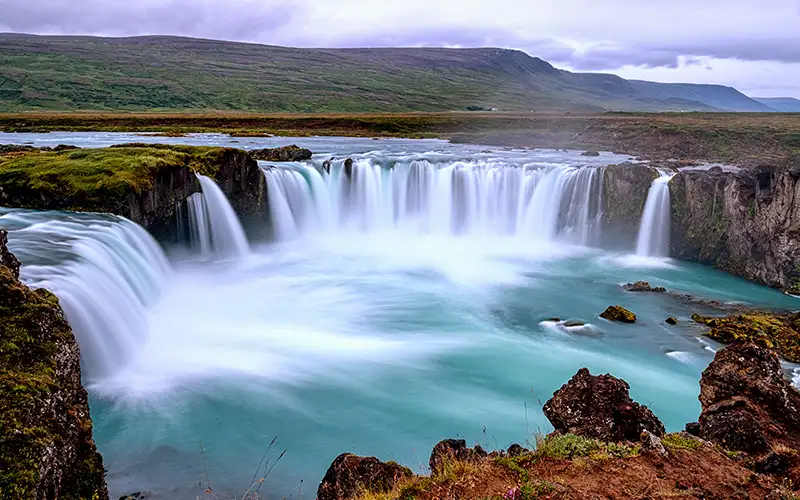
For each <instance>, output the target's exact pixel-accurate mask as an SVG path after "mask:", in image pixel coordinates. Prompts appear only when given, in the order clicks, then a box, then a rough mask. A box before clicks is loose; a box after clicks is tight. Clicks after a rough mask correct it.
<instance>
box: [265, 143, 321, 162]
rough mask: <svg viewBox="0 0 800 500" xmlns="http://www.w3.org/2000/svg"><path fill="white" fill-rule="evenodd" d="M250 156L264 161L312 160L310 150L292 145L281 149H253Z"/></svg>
mask: <svg viewBox="0 0 800 500" xmlns="http://www.w3.org/2000/svg"><path fill="white" fill-rule="evenodd" d="M250 156H252V157H253V158H254V159H256V160H263V161H305V160H310V159H311V156H312V153H311V150H310V149H305V148H301V147H299V146H296V145H294V144H292V145H291V146H283V147H281V148H266V149H253V150H250Z"/></svg>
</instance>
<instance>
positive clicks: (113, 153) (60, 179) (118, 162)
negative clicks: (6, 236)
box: [0, 144, 225, 211]
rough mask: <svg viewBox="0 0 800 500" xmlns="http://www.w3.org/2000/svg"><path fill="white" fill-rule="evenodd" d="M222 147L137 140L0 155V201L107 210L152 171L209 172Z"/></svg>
mask: <svg viewBox="0 0 800 500" xmlns="http://www.w3.org/2000/svg"><path fill="white" fill-rule="evenodd" d="M224 152H225V149H224V148H211V147H196V148H195V147H188V146H169V147H167V146H143V145H137V144H128V145H123V146H119V147H111V148H102V149H78V150H66V151H59V152H42V151H39V150H34V151H30V152H29V153H28V154H24V155H20V156H15V157H10V158H8V157H2V156H0V187H1V188H2V191H0V202H3V203H4V204H7V205H13V206H19V207H28V208H42V209H48V208H53V209H68V210H79V211H113V210H109V208H112V209H113V208H114V207H116V206H117V205H118V204H119V203H120V202H121V201H122V200H124V199H125V198H126V197H127V195H128V194H129V193H137V194H138V193H142V192H144V191H146V190H148V189H151V188H152V187H153V185H154V182H155V178H156V176H157V174H159V173H160V172H163V171H169V170H176V169H182V168H189V169H191V170H192V171H195V172H199V173H203V174H206V175H214V174H215V173H216V169H217V168H218V165H219V163H221V157H222V155H223V154H224Z"/></svg>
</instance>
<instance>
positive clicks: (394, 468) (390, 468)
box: [317, 453, 412, 500]
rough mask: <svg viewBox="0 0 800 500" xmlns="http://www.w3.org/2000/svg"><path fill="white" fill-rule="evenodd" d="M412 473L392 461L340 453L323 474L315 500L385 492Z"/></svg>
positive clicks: (339, 499) (335, 499)
mask: <svg viewBox="0 0 800 500" xmlns="http://www.w3.org/2000/svg"><path fill="white" fill-rule="evenodd" d="M411 476H412V472H411V470H410V469H408V468H406V467H403V466H402V465H399V464H397V463H395V462H381V461H380V460H378V459H377V458H375V457H359V456H357V455H353V454H352V453H342V454H341V455H339V456H338V457H336V459H335V460H334V461H333V463H332V464H331V466H330V468H328V472H326V473H325V477H324V478H323V479H322V482H321V483H320V485H319V488H318V489H317V500H342V499H347V498H354V497H356V495H357V494H359V493H361V492H362V491H366V492H370V493H386V492H388V491H391V490H392V488H394V487H395V485H396V484H397V483H398V482H399V481H402V480H403V479H406V478H409V477H411Z"/></svg>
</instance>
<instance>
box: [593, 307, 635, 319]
mask: <svg viewBox="0 0 800 500" xmlns="http://www.w3.org/2000/svg"><path fill="white" fill-rule="evenodd" d="M600 317H601V318H604V319H607V320H609V321H617V322H620V323H635V322H636V315H635V314H633V313H632V312H631V311H629V310H627V309H625V308H624V307H622V306H608V308H607V309H606V310H605V311H603V313H602V314H600Z"/></svg>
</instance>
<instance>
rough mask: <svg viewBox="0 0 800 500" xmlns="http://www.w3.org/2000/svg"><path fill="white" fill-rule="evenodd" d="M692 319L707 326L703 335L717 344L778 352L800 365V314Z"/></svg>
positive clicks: (764, 314)
mask: <svg viewBox="0 0 800 500" xmlns="http://www.w3.org/2000/svg"><path fill="white" fill-rule="evenodd" d="M692 319H693V320H694V321H696V322H697V323H700V324H703V325H706V326H708V327H709V330H708V331H707V332H705V333H704V335H706V336H707V337H709V338H712V339H714V340H716V341H717V342H721V343H723V344H731V343H733V342H740V341H749V342H753V343H755V344H757V345H759V346H761V347H765V348H768V349H775V350H776V351H777V352H778V353H779V354H780V355H781V356H782V357H783V358H784V359H786V360H787V361H791V362H793V363H800V313H792V314H777V313H770V312H758V311H753V312H748V313H746V314H735V315H732V316H727V317H710V316H701V315H699V314H694V315H692Z"/></svg>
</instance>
